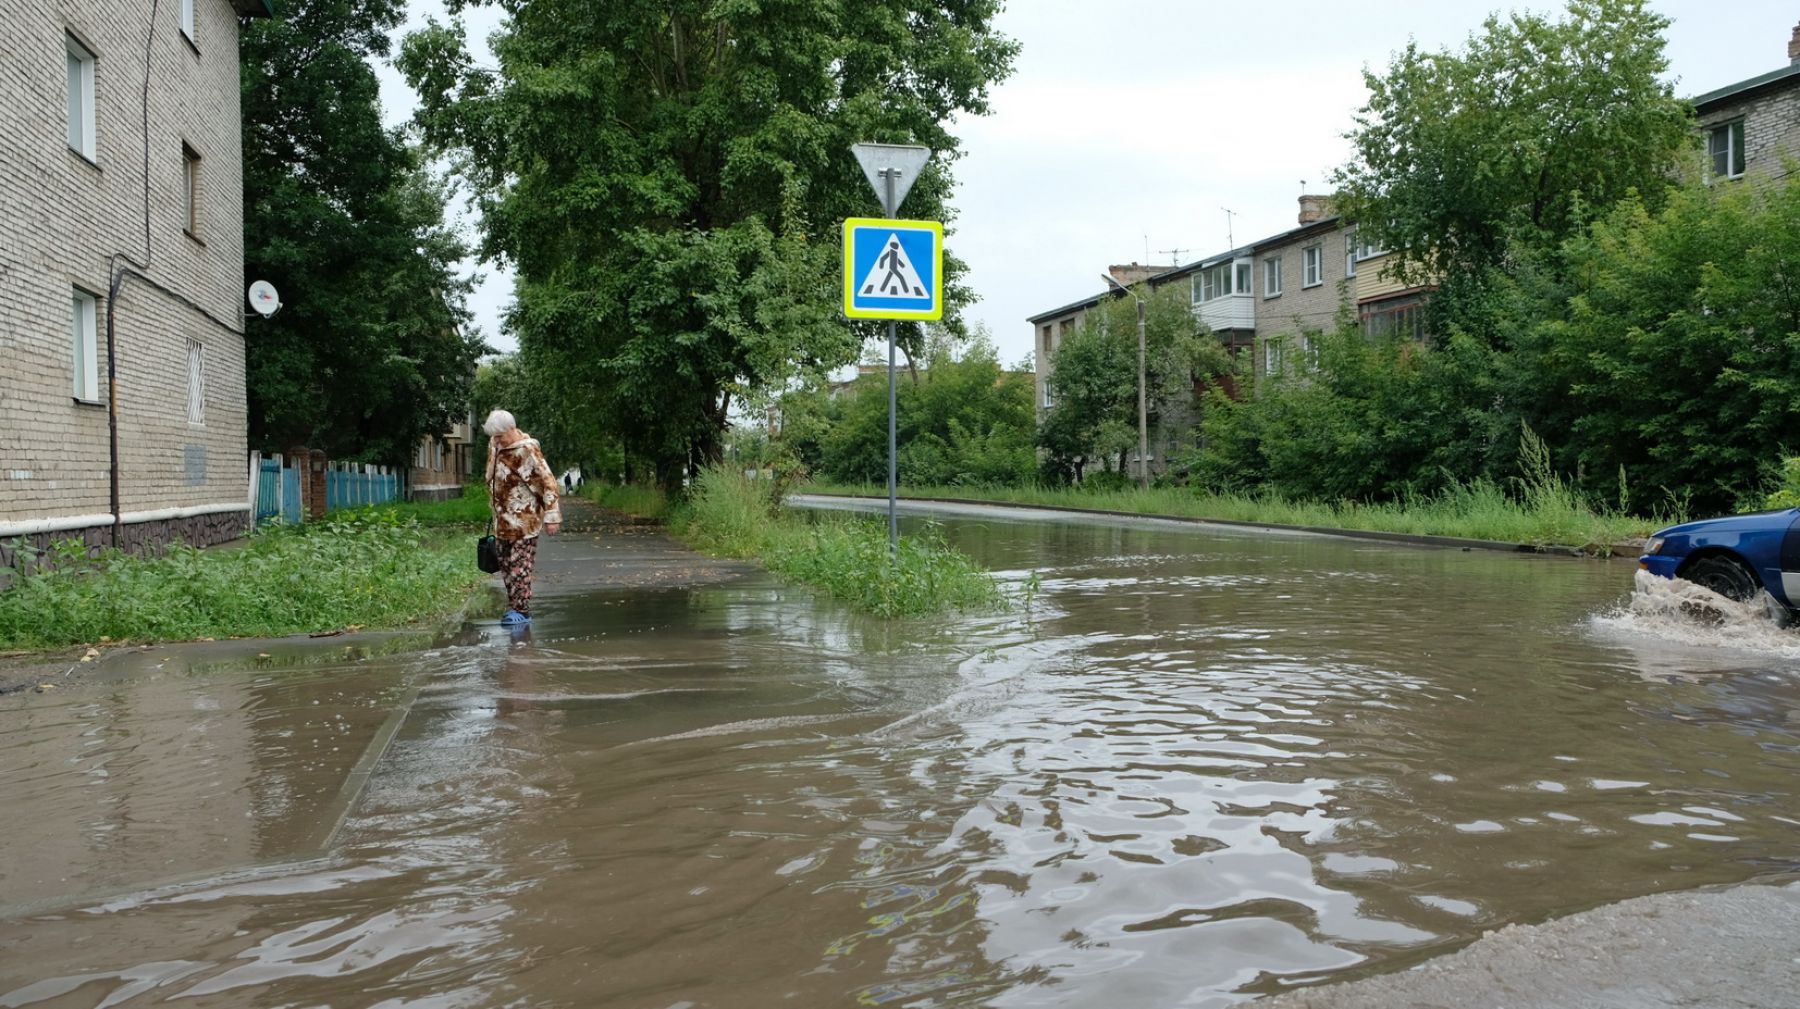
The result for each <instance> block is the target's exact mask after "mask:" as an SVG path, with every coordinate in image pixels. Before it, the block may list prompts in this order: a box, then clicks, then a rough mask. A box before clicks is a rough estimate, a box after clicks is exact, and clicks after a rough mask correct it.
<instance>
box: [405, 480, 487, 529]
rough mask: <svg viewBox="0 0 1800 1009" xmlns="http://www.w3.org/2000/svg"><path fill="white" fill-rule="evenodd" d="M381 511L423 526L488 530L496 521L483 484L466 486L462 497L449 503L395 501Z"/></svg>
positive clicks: (452, 499) (450, 500) (485, 486)
mask: <svg viewBox="0 0 1800 1009" xmlns="http://www.w3.org/2000/svg"><path fill="white" fill-rule="evenodd" d="M378 507H379V508H380V509H381V510H382V511H386V512H392V513H394V514H395V515H398V516H400V517H401V518H403V519H411V520H413V521H414V522H417V523H418V524H420V525H422V526H457V527H462V526H471V527H472V526H486V525H487V524H488V520H489V519H490V518H491V517H492V513H491V512H490V511H489V510H488V491H487V485H486V484H479V483H471V484H465V485H464V486H463V492H462V497H455V498H451V499H449V500H448V501H394V502H390V503H388V504H384V505H380V506H378Z"/></svg>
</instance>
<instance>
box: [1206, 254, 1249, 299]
mask: <svg viewBox="0 0 1800 1009" xmlns="http://www.w3.org/2000/svg"><path fill="white" fill-rule="evenodd" d="M1231 272H1232V264H1230V263H1220V264H1219V265H1217V266H1209V267H1207V268H1206V269H1204V270H1201V271H1200V272H1199V273H1197V274H1195V275H1194V302H1195V303H1196V304H1201V303H1204V302H1208V301H1212V300H1213V299H1215V298H1223V297H1225V296H1226V295H1227V294H1230V293H1231ZM1249 284H1250V281H1249V278H1248V276H1247V275H1246V276H1245V279H1244V286H1245V289H1246V290H1248V289H1249Z"/></svg>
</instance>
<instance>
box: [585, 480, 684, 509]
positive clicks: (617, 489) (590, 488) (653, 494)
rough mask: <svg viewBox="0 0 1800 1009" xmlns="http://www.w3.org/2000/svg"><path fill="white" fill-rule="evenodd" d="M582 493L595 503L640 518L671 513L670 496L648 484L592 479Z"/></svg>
mask: <svg viewBox="0 0 1800 1009" xmlns="http://www.w3.org/2000/svg"><path fill="white" fill-rule="evenodd" d="M580 494H581V496H582V497H584V498H587V499H588V500H589V501H592V502H594V503H595V504H598V505H602V506H604V507H607V508H611V509H613V510H615V511H622V512H624V513H625V514H627V515H636V516H639V517H640V518H652V519H661V518H665V517H667V516H668V514H669V508H670V504H669V496H668V495H667V494H666V493H664V492H663V489H662V488H660V487H655V486H651V485H648V484H614V483H605V482H602V481H597V480H590V481H588V482H587V483H584V484H582V485H581V491H580Z"/></svg>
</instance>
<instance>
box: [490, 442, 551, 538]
mask: <svg viewBox="0 0 1800 1009" xmlns="http://www.w3.org/2000/svg"><path fill="white" fill-rule="evenodd" d="M487 485H488V505H489V507H491V508H492V509H493V512H494V535H495V536H496V537H498V538H500V539H503V540H506V541H508V542H513V541H517V540H528V539H531V538H533V537H535V536H536V535H537V534H538V533H539V532H540V531H541V530H542V529H543V528H544V526H546V525H556V524H560V523H561V522H562V509H561V508H560V507H559V506H558V504H557V500H556V490H557V485H556V476H555V474H553V473H551V472H550V464H549V463H547V462H545V461H544V453H543V450H541V449H539V448H538V443H537V439H535V438H532V437H530V436H528V435H526V434H525V433H524V432H522V431H519V430H516V429H515V430H512V431H508V432H506V433H505V434H502V435H499V436H498V437H496V438H494V439H493V440H491V441H489V442H488V462H487Z"/></svg>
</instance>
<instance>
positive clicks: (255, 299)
mask: <svg viewBox="0 0 1800 1009" xmlns="http://www.w3.org/2000/svg"><path fill="white" fill-rule="evenodd" d="M250 307H251V308H254V309H256V313H257V314H258V315H260V316H262V317H263V318H265V319H267V318H268V317H269V316H271V315H274V314H275V313H276V312H279V311H281V295H279V294H276V293H275V285H274V284H271V283H269V282H268V281H266V280H259V281H257V282H256V283H254V284H251V285H250Z"/></svg>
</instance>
